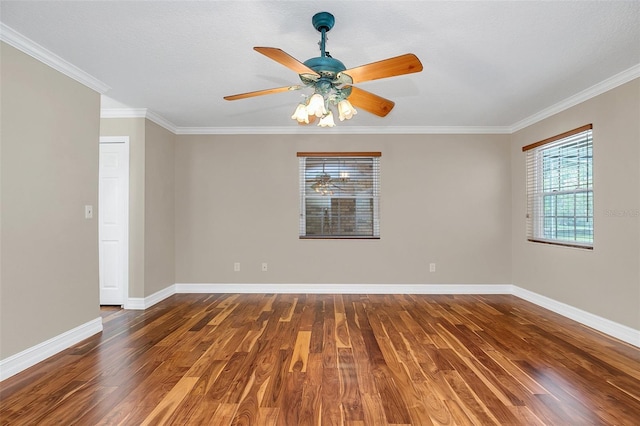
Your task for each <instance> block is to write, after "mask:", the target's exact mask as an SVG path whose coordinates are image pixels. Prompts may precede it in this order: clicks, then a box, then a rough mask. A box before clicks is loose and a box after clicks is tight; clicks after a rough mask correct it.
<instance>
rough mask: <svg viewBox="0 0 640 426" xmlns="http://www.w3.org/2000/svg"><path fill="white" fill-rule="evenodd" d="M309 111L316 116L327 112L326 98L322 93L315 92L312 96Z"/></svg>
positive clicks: (321, 115) (308, 106)
mask: <svg viewBox="0 0 640 426" xmlns="http://www.w3.org/2000/svg"><path fill="white" fill-rule="evenodd" d="M307 113H308V114H309V115H315V116H316V117H323V116H324V115H326V114H327V109H326V108H325V107H324V98H323V97H322V95H321V94H319V93H314V94H313V96H311V98H310V99H309V104H308V105H307Z"/></svg>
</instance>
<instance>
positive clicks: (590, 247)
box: [527, 238, 593, 250]
mask: <svg viewBox="0 0 640 426" xmlns="http://www.w3.org/2000/svg"><path fill="white" fill-rule="evenodd" d="M527 241H529V242H531V243H541V244H549V245H552V246H560V247H571V248H578V249H584V250H593V245H585V244H578V243H569V242H561V241H550V240H540V239H533V238H529V239H527Z"/></svg>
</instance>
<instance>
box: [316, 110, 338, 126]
mask: <svg viewBox="0 0 640 426" xmlns="http://www.w3.org/2000/svg"><path fill="white" fill-rule="evenodd" d="M318 126H319V127H335V126H336V122H335V121H333V113H332V112H331V111H329V112H328V113H327V114H326V115H324V116H322V118H321V119H320V122H319V123H318Z"/></svg>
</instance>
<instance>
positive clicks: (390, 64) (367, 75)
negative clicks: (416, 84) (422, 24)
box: [342, 53, 422, 83]
mask: <svg viewBox="0 0 640 426" xmlns="http://www.w3.org/2000/svg"><path fill="white" fill-rule="evenodd" d="M420 71H422V63H421V62H420V59H418V57H417V56H416V55H414V54H413V53H407V54H405V55H400V56H396V57H394V58H389V59H383V60H382V61H378V62H372V63H370V64H367V65H361V66H359V67H355V68H351V69H348V70H345V71H342V74H347V75H348V76H349V77H351V78H352V79H353V82H354V83H362V82H363V81H371V80H377V79H379V78H387V77H395V76H397V75H404V74H411V73H414V72H420Z"/></svg>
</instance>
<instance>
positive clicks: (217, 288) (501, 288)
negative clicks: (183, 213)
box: [175, 283, 512, 294]
mask: <svg viewBox="0 0 640 426" xmlns="http://www.w3.org/2000/svg"><path fill="white" fill-rule="evenodd" d="M511 287H512V286H511V284H184V283H182V284H180V283H179V284H176V285H175V292H176V293H289V294H290V293H308V294H332V293H336V294H509V293H510V292H511Z"/></svg>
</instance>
